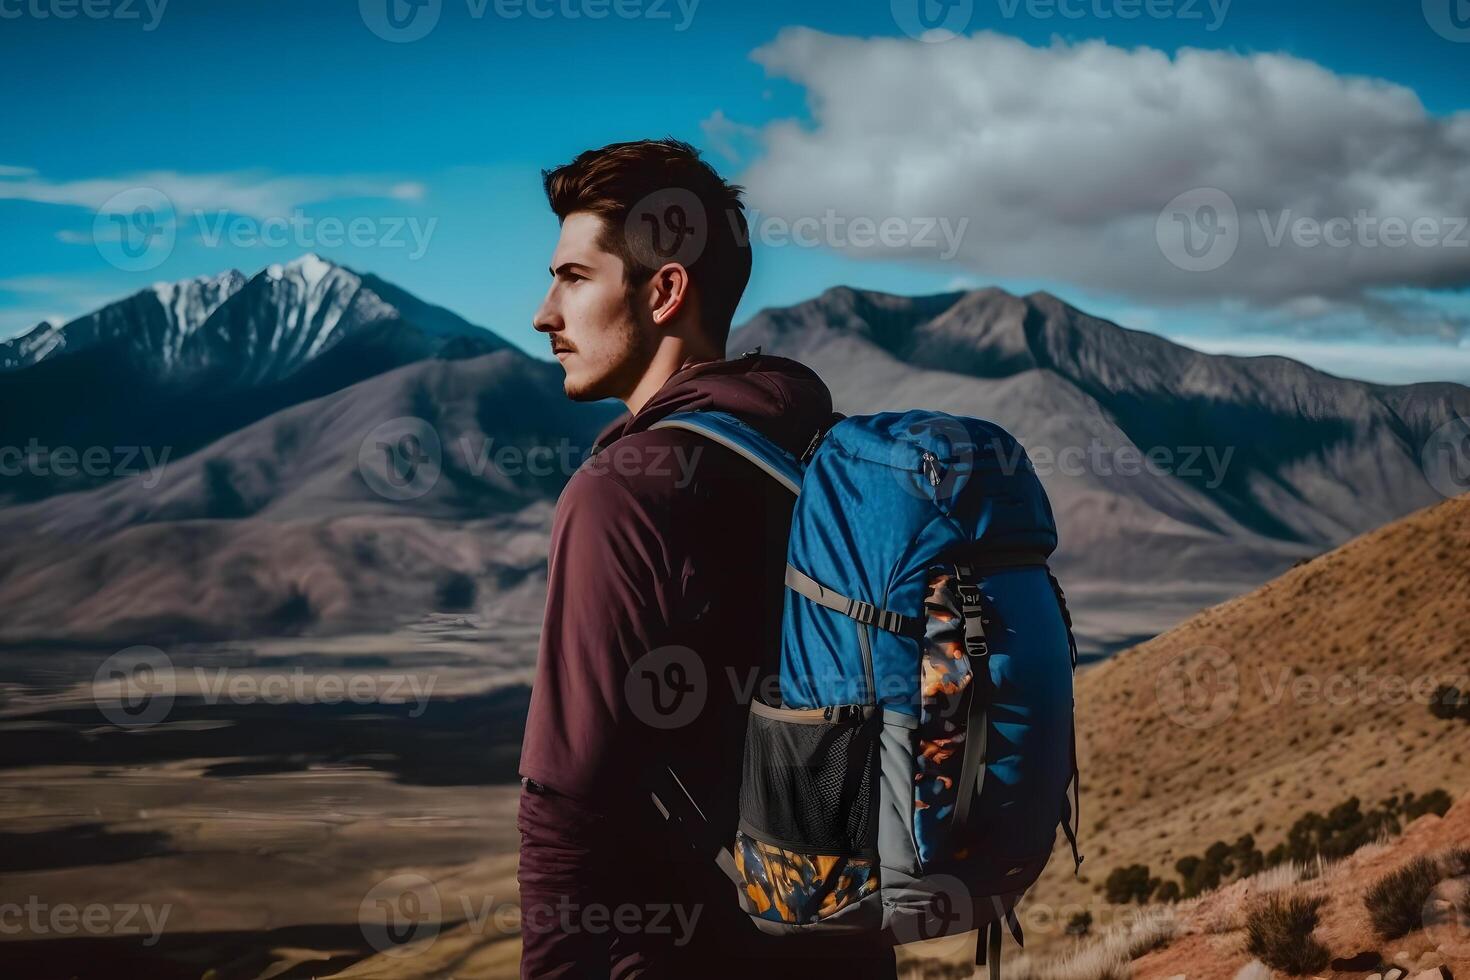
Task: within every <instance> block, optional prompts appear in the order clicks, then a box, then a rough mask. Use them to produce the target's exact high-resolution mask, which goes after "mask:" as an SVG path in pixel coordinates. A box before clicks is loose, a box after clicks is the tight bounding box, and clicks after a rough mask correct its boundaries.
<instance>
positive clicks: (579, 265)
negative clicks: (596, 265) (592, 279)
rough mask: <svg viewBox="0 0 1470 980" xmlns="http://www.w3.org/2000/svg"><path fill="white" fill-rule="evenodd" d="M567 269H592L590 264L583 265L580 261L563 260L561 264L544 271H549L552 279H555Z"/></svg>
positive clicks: (588, 270)
mask: <svg viewBox="0 0 1470 980" xmlns="http://www.w3.org/2000/svg"><path fill="white" fill-rule="evenodd" d="M569 269H583V270H585V271H587V272H591V271H593V270H592V266H590V265H583V264H582V263H581V262H563V263H562V264H561V265H559V266H557V267H556V268H555V269H552V268H548V269H547V270H546V271H547V272H550V273H551V277H552V278H553V279H555V278H556V277H557V276H559V275H561V274H562V273H563V272H566V271H567V270H569Z"/></svg>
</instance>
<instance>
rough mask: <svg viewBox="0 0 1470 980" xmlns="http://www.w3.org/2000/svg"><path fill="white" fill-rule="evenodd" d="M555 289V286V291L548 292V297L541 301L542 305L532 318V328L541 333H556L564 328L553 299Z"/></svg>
mask: <svg viewBox="0 0 1470 980" xmlns="http://www.w3.org/2000/svg"><path fill="white" fill-rule="evenodd" d="M554 288H555V287H554V286H553V289H548V290H547V291H546V295H545V296H544V297H543V298H542V300H541V305H540V306H538V307H537V308H536V312H535V313H534V314H533V315H532V316H531V326H532V327H534V328H536V330H538V331H539V332H541V333H554V332H555V331H557V330H560V329H561V328H562V318H561V313H560V312H559V311H558V310H557V308H556V304H555V303H553V302H552V298H551V297H552V292H553V290H554Z"/></svg>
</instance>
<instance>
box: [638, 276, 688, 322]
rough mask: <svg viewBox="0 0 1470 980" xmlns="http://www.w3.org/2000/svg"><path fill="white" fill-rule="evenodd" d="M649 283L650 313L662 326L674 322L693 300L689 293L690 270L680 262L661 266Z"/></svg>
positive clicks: (654, 320)
mask: <svg viewBox="0 0 1470 980" xmlns="http://www.w3.org/2000/svg"><path fill="white" fill-rule="evenodd" d="M649 285H650V287H651V293H650V295H649V300H648V302H649V313H650V314H652V316H653V322H654V323H656V324H658V325H659V326H661V327H665V326H668V325H670V324H672V323H673V322H674V318H675V317H677V316H678V315H679V311H680V310H683V309H685V308H686V307H687V306H688V305H689V303H690V302H691V301H692V297H691V296H690V293H689V287H690V282H689V270H688V269H686V268H684V266H682V265H680V264H679V263H678V262H669V263H667V264H665V265H663V266H661V267H660V268H659V269H658V270H657V271H656V272H654V274H653V278H652V279H651V280H649Z"/></svg>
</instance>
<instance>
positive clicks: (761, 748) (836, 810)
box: [740, 705, 880, 854]
mask: <svg viewBox="0 0 1470 980" xmlns="http://www.w3.org/2000/svg"><path fill="white" fill-rule="evenodd" d="M853 714H855V715H857V717H852V718H849V719H846V720H840V721H829V720H827V719H826V718H824V717H823V713H822V711H821V710H815V711H783V710H781V709H778V708H771V707H768V706H766V705H758V706H753V708H752V710H751V713H750V728H749V729H748V731H747V734H746V739H745V770H744V774H743V778H742V781H741V787H740V818H741V824H742V829H744V830H745V831H746V833H748V834H750V835H752V836H754V837H756V838H757V839H759V840H762V841H764V842H766V843H770V844H777V845H780V846H782V847H784V848H788V849H792V850H797V851H807V852H812V853H822V854H858V853H864V852H870V851H872V850H873V849H874V848H875V847H876V844H877V827H878V821H877V814H876V803H875V801H874V798H873V796H874V791H875V776H876V773H877V759H876V756H877V748H878V730H879V722H880V718H879V716H878V715H876V714H872V715H869V716H868V717H867V718H863V717H861V713H860V712H857V711H855V710H854V711H853Z"/></svg>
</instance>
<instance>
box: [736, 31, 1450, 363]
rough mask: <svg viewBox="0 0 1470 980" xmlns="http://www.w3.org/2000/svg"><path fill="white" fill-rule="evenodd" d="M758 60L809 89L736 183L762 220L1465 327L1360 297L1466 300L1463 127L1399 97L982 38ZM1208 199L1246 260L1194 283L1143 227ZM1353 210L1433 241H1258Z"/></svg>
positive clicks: (1299, 63) (1068, 277)
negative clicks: (1221, 209) (1412, 292)
mask: <svg viewBox="0 0 1470 980" xmlns="http://www.w3.org/2000/svg"><path fill="white" fill-rule="evenodd" d="M754 57H755V58H756V60H757V61H759V62H760V63H761V64H762V65H764V66H765V67H766V69H767V70H768V72H769V73H771V74H773V75H776V76H781V77H785V78H789V79H791V80H793V81H795V82H797V83H799V84H801V85H802V86H804V87H805V88H806V89H807V93H808V101H809V105H810V108H811V115H812V120H811V123H810V125H808V124H805V123H801V124H799V123H797V122H795V121H792V120H781V121H778V122H775V123H772V124H770V125H768V126H766V127H765V129H764V130H763V132H762V141H763V144H764V151H765V152H764V156H763V157H761V158H760V159H758V160H757V161H756V162H755V163H754V164H753V165H752V166H751V167H750V168H749V169H748V171H747V172H746V173H745V174H743V175H742V182H743V183H745V184H746V185H747V186H748V187H749V188H750V191H751V197H752V200H753V202H754V203H755V204H756V206H757V207H759V208H760V209H761V210H762V211H763V212H765V213H768V214H779V215H782V216H786V217H788V218H795V217H798V216H805V215H813V214H816V215H820V214H822V213H823V212H824V210H826V209H836V210H837V211H838V212H839V213H841V214H845V215H849V216H866V217H868V218H871V219H873V220H875V221H882V220H883V219H885V218H887V217H890V216H892V217H898V218H901V219H909V220H912V219H921V218H925V217H930V218H939V217H949V218H950V219H951V220H956V219H959V218H962V217H968V218H969V219H970V222H969V225H968V228H967V230H966V233H965V235H964V237H963V240H962V244H961V247H960V250H959V252H958V255H957V256H956V259H955V261H956V262H958V263H962V264H963V265H964V266H965V267H966V268H967V269H968V270H970V271H974V272H978V273H981V274H983V275H984V276H985V277H986V278H988V279H1032V280H1037V279H1045V280H1052V281H1056V282H1064V283H1070V284H1072V285H1075V286H1080V287H1082V288H1086V289H1091V290H1097V291H1101V292H1107V293H1111V294H1113V295H1117V296H1122V297H1126V298H1128V299H1129V300H1132V301H1134V302H1145V303H1160V304H1166V305H1172V304H1188V303H1198V302H1201V301H1209V302H1212V303H1216V304H1220V303H1222V302H1224V301H1234V302H1237V303H1241V304H1243V305H1244V307H1245V308H1246V309H1250V310H1253V311H1256V312H1260V311H1276V312H1278V313H1286V312H1287V311H1288V310H1290V309H1297V310H1299V311H1300V310H1303V309H1304V310H1305V311H1308V312H1310V311H1312V310H1314V309H1316V310H1319V311H1320V310H1328V309H1332V308H1335V307H1337V306H1341V305H1348V306H1355V307H1357V308H1358V309H1359V310H1360V312H1362V313H1364V314H1366V315H1369V316H1371V317H1373V318H1374V319H1375V320H1377V321H1378V322H1379V323H1380V325H1382V326H1386V327H1389V328H1391V329H1395V330H1399V331H1408V332H1422V333H1433V334H1438V335H1445V334H1455V333H1460V332H1463V331H1464V330H1465V329H1466V327H1467V324H1470V319H1467V318H1466V317H1465V316H1463V315H1456V314H1452V313H1449V312H1446V311H1443V310H1436V309H1435V308H1434V304H1433V303H1425V304H1422V305H1421V306H1419V307H1417V308H1414V307H1410V308H1407V309H1404V308H1400V307H1390V306H1389V305H1388V304H1381V303H1374V301H1373V300H1372V299H1371V297H1370V296H1369V291H1370V290H1373V289H1376V288H1381V287H1412V288H1417V289H1428V290H1433V289H1444V288H1447V287H1453V286H1457V285H1463V284H1466V283H1470V228H1465V229H1457V228H1456V227H1455V224H1456V222H1457V220H1458V219H1461V218H1467V219H1470V113H1459V114H1456V115H1453V116H1448V117H1434V116H1431V115H1429V114H1428V113H1427V112H1426V111H1425V109H1424V106H1423V104H1422V103H1421V102H1420V100H1419V98H1418V96H1417V95H1416V94H1415V93H1414V92H1413V91H1412V90H1410V89H1408V88H1405V87H1403V86H1399V85H1395V84H1392V83H1389V82H1386V81H1381V80H1375V79H1368V78H1358V77H1348V76H1342V75H1338V74H1335V73H1333V72H1332V71H1330V70H1328V69H1326V68H1324V67H1322V66H1320V65H1317V64H1314V63H1312V62H1310V61H1306V60H1303V59H1300V58H1296V57H1292V56H1289V55H1282V54H1255V55H1240V54H1236V53H1232V52H1226V51H1202V50H1188V49H1186V50H1181V51H1179V52H1178V53H1177V54H1175V55H1173V56H1172V57H1171V56H1170V55H1168V54H1166V53H1164V52H1161V51H1157V50H1153V49H1149V48H1131V49H1123V48H1118V47H1113V46H1110V45H1108V44H1106V43H1104V42H1101V41H1087V42H1081V43H1068V42H1066V41H1063V40H1059V39H1058V40H1054V41H1053V42H1052V44H1051V45H1050V46H1047V47H1031V46H1029V45H1027V44H1025V43H1023V42H1021V41H1019V40H1016V39H1014V38H1009V37H1005V36H1002V35H997V34H994V33H989V32H985V33H979V34H976V35H974V36H971V37H961V38H957V39H954V40H951V41H948V42H946V43H943V44H921V43H917V42H914V41H910V40H898V39H886V38H876V39H861V38H848V37H835V36H831V35H826V34H822V33H819V32H816V31H812V30H808V29H804V28H792V29H788V30H785V31H783V32H782V33H781V34H780V35H779V36H778V37H777V38H776V39H775V40H774V41H773V42H771V43H770V44H768V45H766V46H764V47H762V48H760V49H759V50H757V51H756V52H755V55H754ZM1202 187H1213V188H1219V189H1221V190H1223V191H1225V192H1226V193H1227V194H1228V195H1229V197H1230V199H1231V200H1232V201H1233V202H1234V204H1235V206H1236V207H1237V208H1238V212H1239V217H1240V222H1239V226H1238V228H1239V236H1240V239H1239V246H1238V248H1236V250H1235V252H1234V254H1233V255H1232V256H1231V257H1230V258H1229V259H1228V261H1224V262H1223V264H1222V265H1220V266H1219V267H1218V268H1214V269H1212V270H1210V271H1204V272H1188V271H1185V270H1184V269H1181V268H1179V267H1177V266H1176V265H1174V264H1172V263H1171V262H1170V261H1169V260H1168V259H1167V258H1166V256H1165V254H1164V251H1163V249H1162V248H1161V245H1160V239H1159V233H1158V231H1157V226H1158V223H1159V220H1160V216H1161V213H1162V212H1163V211H1164V209H1165V207H1166V206H1167V205H1168V204H1169V203H1170V202H1171V200H1172V199H1174V198H1175V197H1176V196H1177V195H1179V194H1181V193H1184V192H1187V191H1190V190H1193V189H1196V188H1202ZM1359 211H1366V212H1367V216H1368V217H1369V218H1374V219H1377V220H1378V221H1380V222H1381V221H1382V220H1384V219H1388V218H1396V219H1402V220H1404V221H1405V222H1412V221H1414V220H1415V219H1420V218H1427V219H1431V220H1433V221H1434V222H1436V223H1437V224H1436V228H1437V232H1438V243H1437V244H1435V245H1432V246H1421V245H1416V244H1414V243H1413V242H1412V241H1411V242H1409V243H1407V244H1405V245H1404V246H1402V247H1391V246H1389V245H1386V244H1384V243H1383V240H1382V237H1381V232H1382V229H1381V227H1380V229H1379V232H1380V236H1379V241H1378V244H1377V245H1372V244H1368V243H1367V242H1366V239H1364V238H1363V237H1362V235H1361V233H1360V232H1359V231H1357V230H1353V231H1352V232H1351V235H1352V238H1351V241H1350V243H1349V244H1348V245H1346V246H1345V247H1332V246H1329V245H1327V244H1318V245H1316V246H1301V245H1299V244H1297V243H1296V241H1294V240H1293V235H1291V234H1289V235H1288V236H1287V237H1286V238H1285V239H1284V240H1282V241H1281V243H1280V244H1279V245H1277V246H1276V247H1272V245H1271V244H1270V238H1271V235H1272V234H1273V233H1274V231H1275V230H1276V229H1278V228H1279V227H1281V224H1280V222H1281V218H1282V216H1285V217H1286V218H1287V219H1288V224H1287V227H1288V228H1290V229H1292V230H1293V232H1294V230H1295V229H1296V228H1297V227H1298V226H1297V224H1295V222H1296V219H1299V218H1306V219H1309V220H1311V221H1318V222H1321V221H1326V220H1328V219H1333V218H1341V219H1348V220H1351V219H1353V218H1354V216H1355V215H1356V214H1357V213H1358V212H1359ZM1258 212H1264V214H1265V218H1266V220H1265V221H1264V222H1263V221H1262V219H1261V215H1260V214H1259V213H1258ZM1457 235H1458V236H1459V238H1461V239H1463V240H1464V243H1465V247H1459V246H1457V245H1454V244H1451V242H1453V241H1454V240H1456V236H1457ZM863 254H868V255H873V256H874V257H880V251H879V250H878V249H866V250H863ZM934 254H935V253H934V252H932V251H930V252H929V253H928V256H927V257H930V258H932V257H933V255H934ZM881 257H886V258H893V257H896V255H895V252H893V251H888V252H884V253H881ZM903 257H906V258H925V257H926V256H925V255H924V254H907V255H904V256H903Z"/></svg>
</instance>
